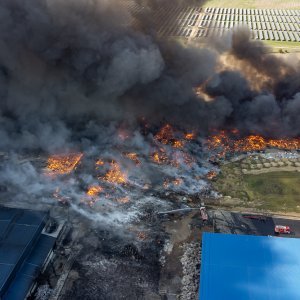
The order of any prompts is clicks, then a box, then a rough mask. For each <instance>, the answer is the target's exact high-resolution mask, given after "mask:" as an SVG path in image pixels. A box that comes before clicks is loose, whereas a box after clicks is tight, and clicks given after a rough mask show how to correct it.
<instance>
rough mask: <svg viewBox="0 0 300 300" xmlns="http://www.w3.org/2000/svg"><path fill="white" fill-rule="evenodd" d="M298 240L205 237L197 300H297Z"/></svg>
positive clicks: (299, 247) (299, 291)
mask: <svg viewBox="0 0 300 300" xmlns="http://www.w3.org/2000/svg"><path fill="white" fill-rule="evenodd" d="M299 278H300V240H299V239H293V238H289V239H287V238H277V237H265V236H264V237H262V236H247V235H230V234H213V233H204V234H203V242H202V264H201V275H200V300H212V299H213V300H224V299H230V300H241V299H243V300H271V299H272V300H282V299H289V300H299V299H300V289H299Z"/></svg>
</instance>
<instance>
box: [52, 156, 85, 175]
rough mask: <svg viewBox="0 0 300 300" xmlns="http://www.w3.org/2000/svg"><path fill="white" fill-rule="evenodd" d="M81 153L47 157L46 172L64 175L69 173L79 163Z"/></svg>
mask: <svg viewBox="0 0 300 300" xmlns="http://www.w3.org/2000/svg"><path fill="white" fill-rule="evenodd" d="M82 156H83V153H71V154H65V155H63V154H62V155H52V156H50V157H49V158H48V162H47V173H48V174H49V175H65V174H69V173H71V172H72V171H73V170H74V169H75V168H76V167H77V165H78V164H79V162H80V160H81V158H82Z"/></svg>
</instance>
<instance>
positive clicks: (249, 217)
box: [210, 210, 300, 238]
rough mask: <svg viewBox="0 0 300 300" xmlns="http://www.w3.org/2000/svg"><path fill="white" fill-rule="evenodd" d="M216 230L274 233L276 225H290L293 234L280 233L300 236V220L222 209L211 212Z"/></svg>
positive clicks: (250, 233) (240, 232)
mask: <svg viewBox="0 0 300 300" xmlns="http://www.w3.org/2000/svg"><path fill="white" fill-rule="evenodd" d="M210 217H211V218H212V219H213V226H214V231H216V232H223V233H232V234H249V235H264V236H267V235H272V236H275V232H274V229H275V226H276V225H283V226H290V229H291V234H280V235H279V236H282V237H294V238H300V220H291V219H284V218H277V217H272V216H266V215H257V214H241V213H233V212H228V211H222V210H215V211H211V212H210Z"/></svg>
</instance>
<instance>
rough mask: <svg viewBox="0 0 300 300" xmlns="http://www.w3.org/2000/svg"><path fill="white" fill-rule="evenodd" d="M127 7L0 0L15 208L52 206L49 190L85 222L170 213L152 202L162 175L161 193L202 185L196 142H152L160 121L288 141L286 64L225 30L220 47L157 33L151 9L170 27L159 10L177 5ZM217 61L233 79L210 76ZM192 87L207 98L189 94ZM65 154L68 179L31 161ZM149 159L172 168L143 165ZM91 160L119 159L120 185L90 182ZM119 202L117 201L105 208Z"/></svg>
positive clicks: (8, 175)
mask: <svg viewBox="0 0 300 300" xmlns="http://www.w3.org/2000/svg"><path fill="white" fill-rule="evenodd" d="M197 3H198V4H199V3H201V2H197ZM134 5H135V8H134V11H131V10H129V9H128V8H127V7H128V5H127V3H126V1H121V0H113V1H112V0H85V1H83V0H64V1H62V0H51V1H49V0H39V1H36V0H3V1H1V3H0V23H1V26H0V151H3V152H4V153H8V152H9V153H13V154H10V155H8V156H7V157H8V158H7V160H6V161H5V163H2V164H1V165H0V188H2V187H3V186H5V187H7V192H8V193H9V195H14V199H15V201H21V202H22V201H23V202H24V201H26V203H32V205H34V206H36V203H42V204H44V203H51V202H53V195H54V194H55V195H56V196H57V197H58V198H59V200H63V201H64V200H67V201H71V202H72V207H73V209H75V210H76V211H77V212H79V213H82V214H83V215H85V216H86V217H88V218H90V219H95V218H96V219H97V220H100V221H101V222H106V223H107V224H110V225H111V224H112V223H113V222H121V221H122V220H125V222H127V219H128V218H130V217H133V218H135V217H138V215H139V212H140V211H142V208H143V207H144V206H147V205H150V204H149V203H150V202H151V203H152V205H154V206H155V205H156V206H157V207H159V206H164V205H166V206H167V207H168V208H170V207H169V206H170V203H168V202H167V201H161V199H160V197H156V196H155V195H152V191H155V192H160V191H161V190H162V188H161V186H162V183H163V182H164V181H165V180H166V179H167V183H168V185H169V189H170V191H171V192H172V191H175V192H176V193H178V192H183V193H188V192H191V193H199V192H202V191H203V190H205V189H206V188H207V184H206V183H205V182H204V181H203V180H201V179H203V178H204V176H205V173H206V172H207V169H206V168H204V167H203V166H202V163H201V162H202V160H201V159H202V157H201V155H203V153H202V147H201V139H200V138H198V139H197V140H196V141H193V142H191V143H189V144H188V143H187V144H186V146H185V150H182V149H174V148H173V147H171V146H170V145H163V144H159V143H158V142H157V140H155V139H154V138H153V134H154V133H155V131H156V130H157V128H159V127H160V126H161V125H162V124H165V123H170V124H171V125H173V126H174V128H177V129H179V130H182V131H183V132H187V131H189V130H193V131H195V132H197V133H199V134H200V136H201V135H202V136H206V135H207V134H209V133H210V131H211V130H216V129H226V128H228V129H231V128H238V129H240V130H241V132H242V133H245V134H248V133H253V132H254V133H260V134H263V135H266V136H298V135H299V134H300V118H299V115H300V87H299V85H300V76H299V68H298V66H296V65H294V66H291V65H289V64H288V63H285V62H284V61H283V60H281V59H279V58H278V57H274V56H271V55H266V54H265V48H264V47H262V46H261V45H259V47H257V46H258V45H257V43H253V42H251V41H250V40H249V34H248V32H246V31H238V32H235V33H234V34H233V36H232V37H231V38H230V41H231V42H230V43H229V44H230V46H229V48H228V43H226V45H225V44H223V45H222V42H220V43H219V44H218V45H219V46H218V47H219V48H217V49H212V48H211V47H209V48H196V47H185V46H181V45H180V44H178V43H175V42H171V41H169V40H167V39H166V38H163V37H161V36H160V35H159V34H157V30H158V28H159V27H160V26H162V23H161V20H160V18H159V15H160V13H158V10H161V9H164V10H165V13H166V17H165V18H163V19H164V20H165V21H166V20H169V19H172V18H174V17H175V15H174V11H176V9H175V10H170V9H169V8H170V7H173V6H174V5H178V6H182V5H183V3H182V2H181V1H178V2H177V1H176V4H175V3H174V2H173V1H172V2H171V1H169V0H156V1H154V0H148V1H139V2H135V3H134ZM227 39H228V38H227ZM227 42H228V40H227ZM224 53H227V54H228V53H229V54H228V55H230V56H231V57H233V58H234V60H235V62H236V63H237V64H240V65H241V66H242V68H240V69H241V70H242V71H237V70H228V69H227V70H223V71H217V70H219V69H220V68H219V67H220V64H221V65H222V63H221V60H220V55H223V54H224ZM243 67H244V68H243ZM243 70H245V71H243ZM249 70H250V71H249ZM253 74H258V75H260V77H259V78H263V79H264V80H263V81H262V82H261V84H260V88H259V89H254V88H253V87H252V86H253V82H255V81H256V80H257V78H256V77H255V76H254V75H253ZM199 86H201V88H202V90H204V91H205V93H206V94H207V95H209V96H210V98H211V101H209V102H207V101H206V100H204V99H202V98H201V96H199V95H197V94H196V93H195V88H197V87H199ZM141 124H143V125H141ZM128 136H129V138H128ZM68 150H71V151H82V152H84V159H83V162H82V165H81V166H79V170H77V171H76V172H77V173H76V176H74V177H73V176H70V177H68V176H66V178H65V177H64V176H63V177H60V176H58V177H56V178H53V179H52V178H50V179H49V177H47V176H45V174H44V172H43V171H42V172H41V171H40V170H41V169H42V168H41V167H40V166H36V165H35V164H36V163H37V164H40V163H41V161H42V159H41V160H37V161H36V154H41V153H46V154H48V153H57V152H58V153H59V152H67V151H68ZM126 151H127V152H131V151H134V152H136V153H137V154H138V158H139V160H140V162H141V164H140V167H137V166H136V165H135V163H134V162H133V161H130V160H128V159H126V157H125V156H124V153H123V152H126ZM154 151H162V152H163V155H167V156H168V157H167V160H169V161H172V163H173V164H172V163H168V164H162V165H160V164H155V163H153V161H152V160H151V159H150V157H151V155H153V152H154ZM24 153H25V154H26V153H27V154H28V153H29V155H30V156H31V158H32V157H33V159H31V158H30V159H27V160H25V161H22V159H20V158H19V156H18V155H17V154H20V156H21V157H23V155H24ZM0 154H1V153H0ZM193 154H196V155H193ZM43 155H44V154H43ZM43 157H44V158H45V157H46V156H43ZM99 158H101V159H105V160H106V162H109V161H112V160H114V161H118V162H122V164H121V165H122V168H124V169H125V170H126V172H127V173H128V174H127V175H128V185H127V186H122V185H119V186H118V185H117V186H116V185H114V184H110V183H107V182H105V180H103V179H101V176H103V173H101V174H98V173H97V172H98V171H95V161H96V160H97V159H99ZM43 167H45V165H44V166H43ZM174 179H179V180H180V184H179V185H177V184H176V183H174V181H173V180H174ZM99 184H100V185H101V186H102V187H103V188H104V189H105V193H103V194H101V196H99V199H97V203H96V204H95V207H94V209H95V211H96V212H97V213H96V214H93V213H92V212H90V211H89V210H86V206H83V207H82V205H81V204H82V201H86V197H87V196H86V190H87V188H88V187H89V186H90V185H99ZM148 186H150V187H151V188H150V189H149V190H148V188H147V187H148ZM54 191H55V193H54ZM107 194H108V196H107ZM124 196H126V197H128V198H129V203H128V204H123V203H121V201H120V203H121V204H120V203H119V202H118V201H116V199H119V198H121V197H124ZM54 202H56V200H55V201H54ZM105 220H106V221H105Z"/></svg>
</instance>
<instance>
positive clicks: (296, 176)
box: [244, 172, 300, 211]
mask: <svg viewBox="0 0 300 300" xmlns="http://www.w3.org/2000/svg"><path fill="white" fill-rule="evenodd" d="M244 183H245V191H246V193H247V194H248V196H249V199H250V200H251V201H258V202H260V201H262V207H263V208H265V209H270V210H280V211H295V210H298V209H297V206H299V205H300V173H299V172H274V173H265V174H259V175H245V176H244Z"/></svg>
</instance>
